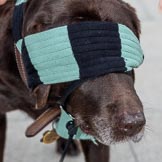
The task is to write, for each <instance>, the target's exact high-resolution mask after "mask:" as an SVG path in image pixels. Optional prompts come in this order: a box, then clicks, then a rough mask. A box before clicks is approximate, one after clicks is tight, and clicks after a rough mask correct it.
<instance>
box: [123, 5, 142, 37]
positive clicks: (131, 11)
mask: <svg viewBox="0 0 162 162" xmlns="http://www.w3.org/2000/svg"><path fill="white" fill-rule="evenodd" d="M123 3H124V4H125V5H124V9H125V11H126V12H127V15H128V16H129V18H130V20H131V21H130V26H131V29H132V30H133V32H134V33H135V35H136V36H137V37H138V38H139V37H140V34H141V25H140V20H139V19H138V16H137V13H136V10H135V8H133V7H132V6H130V5H129V4H128V3H125V2H123Z"/></svg>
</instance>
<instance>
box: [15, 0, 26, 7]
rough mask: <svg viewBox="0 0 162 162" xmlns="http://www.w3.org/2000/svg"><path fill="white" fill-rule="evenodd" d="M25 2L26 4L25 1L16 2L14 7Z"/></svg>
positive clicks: (18, 0)
mask: <svg viewBox="0 0 162 162" xmlns="http://www.w3.org/2000/svg"><path fill="white" fill-rule="evenodd" d="M25 2H27V0H17V1H16V4H15V5H16V6H18V5H20V4H22V3H25Z"/></svg>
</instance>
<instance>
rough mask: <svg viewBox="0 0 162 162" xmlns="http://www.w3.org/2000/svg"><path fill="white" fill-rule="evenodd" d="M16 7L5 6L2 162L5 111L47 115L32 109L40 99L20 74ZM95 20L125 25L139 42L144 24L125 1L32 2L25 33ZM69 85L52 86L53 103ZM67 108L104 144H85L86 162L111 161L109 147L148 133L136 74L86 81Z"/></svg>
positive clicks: (1, 15)
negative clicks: (13, 26) (14, 24)
mask: <svg viewBox="0 0 162 162" xmlns="http://www.w3.org/2000/svg"><path fill="white" fill-rule="evenodd" d="M13 9H14V1H8V2H7V3H6V4H5V5H3V6H1V7H0V104H1V105H0V162H2V158H3V150H4V141H5V130H6V116H5V113H6V112H8V111H12V110H15V109H21V110H23V111H25V112H27V113H28V114H30V115H31V116H32V117H33V118H36V117H37V116H38V115H39V114H41V113H42V111H36V110H33V109H32V107H33V106H34V104H35V101H34V99H33V98H32V97H31V95H30V94H29V91H28V90H27V88H26V87H25V85H24V84H23V82H22V80H21V79H20V76H19V73H18V70H17V66H16V62H15V57H14V48H13V45H14V42H13V39H12V32H11V23H12V14H13ZM91 20H94V21H110V22H117V23H121V24H124V25H126V26H128V27H129V28H130V29H131V30H132V31H133V32H134V33H135V35H136V36H137V37H138V38H139V34H140V25H139V20H138V18H137V16H136V14H135V10H134V9H133V8H132V7H131V6H129V5H128V4H126V3H124V2H122V1H121V0H84V1H83V0H39V2H38V1H37V0H29V1H28V3H27V5H26V8H25V19H24V24H23V26H24V29H23V34H24V35H28V34H31V33H36V32H38V31H43V30H45V29H48V28H49V27H58V26H62V25H67V24H71V23H76V22H80V21H91ZM67 85H68V84H57V85H53V86H52V89H51V93H50V96H49V100H50V99H52V100H54V99H55V98H56V97H57V96H60V95H61V92H62V91H63V89H64V88H66V87H67ZM67 109H68V111H69V112H70V113H71V114H72V115H73V116H75V118H76V121H75V122H76V124H77V125H79V126H80V127H81V129H82V130H83V131H84V132H87V133H89V134H91V135H93V136H94V137H96V139H97V140H98V141H99V142H100V143H99V145H98V146H96V145H94V144H93V143H92V142H90V141H82V142H81V143H82V147H83V151H84V153H85V159H86V162H98V161H102V162H107V161H108V159H109V156H108V150H109V147H108V145H109V144H111V143H115V142H120V141H125V140H129V139H133V140H135V141H137V140H139V138H137V137H138V135H139V133H141V132H143V130H144V125H145V117H144V114H143V106H142V103H141V101H140V99H139V98H138V96H137V94H136V91H135V89H134V74H133V72H132V73H129V74H126V73H112V74H108V75H105V76H102V77H98V78H96V79H94V80H89V81H86V82H84V83H83V84H82V85H81V86H80V87H79V88H77V89H76V90H75V91H74V92H73V93H72V95H71V96H70V98H69V100H68V103H67ZM43 111H44V110H43ZM59 142H60V141H59ZM61 142H62V141H61Z"/></svg>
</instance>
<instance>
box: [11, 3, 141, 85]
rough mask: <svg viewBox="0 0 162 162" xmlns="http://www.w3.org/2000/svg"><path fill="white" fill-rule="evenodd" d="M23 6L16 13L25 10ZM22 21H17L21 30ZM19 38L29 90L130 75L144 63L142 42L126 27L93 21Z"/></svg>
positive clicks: (17, 40) (18, 35)
mask: <svg viewBox="0 0 162 162" xmlns="http://www.w3.org/2000/svg"><path fill="white" fill-rule="evenodd" d="M20 6H22V4H21V5H18V6H17V7H16V8H15V13H20V12H21V11H22V9H21V8H20ZM15 15H16V14H15ZM21 17H22V16H21ZM20 22H21V20H20V21H19V23H18V22H17V26H18V28H19V29H20V28H21V27H20ZM13 29H14V30H16V28H13ZM13 33H16V32H13ZM15 35H16V36H15V40H16V42H17V43H16V45H17V48H18V49H19V51H20V53H22V57H23V61H24V65H25V67H26V72H27V78H28V85H29V88H34V87H35V86H37V85H38V84H56V83H63V82H69V81H75V80H79V79H89V78H95V77H98V76H101V75H105V74H108V73H112V72H126V71H130V70H132V69H133V68H137V67H139V66H140V65H141V64H142V62H143V53H142V49H141V46H140V43H139V40H138V39H137V37H136V36H135V35H134V33H133V32H132V31H131V30H130V29H129V28H128V27H126V26H125V25H122V24H117V23H112V22H93V21H89V22H81V23H77V24H71V25H67V26H62V27H57V28H52V29H49V30H46V31H43V32H40V33H36V34H32V35H28V36H26V37H25V38H23V39H20V38H19V37H20V33H17V34H15Z"/></svg>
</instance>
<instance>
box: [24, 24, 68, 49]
mask: <svg viewBox="0 0 162 162" xmlns="http://www.w3.org/2000/svg"><path fill="white" fill-rule="evenodd" d="M66 30H67V26H62V27H57V28H53V29H49V30H46V31H42V32H39V33H35V34H31V35H28V36H26V37H25V40H26V46H30V45H32V44H35V43H37V42H38V41H39V42H41V40H43V41H44V40H46V41H49V40H52V39H56V41H58V39H60V38H61V37H62V36H64V35H67V32H66Z"/></svg>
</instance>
